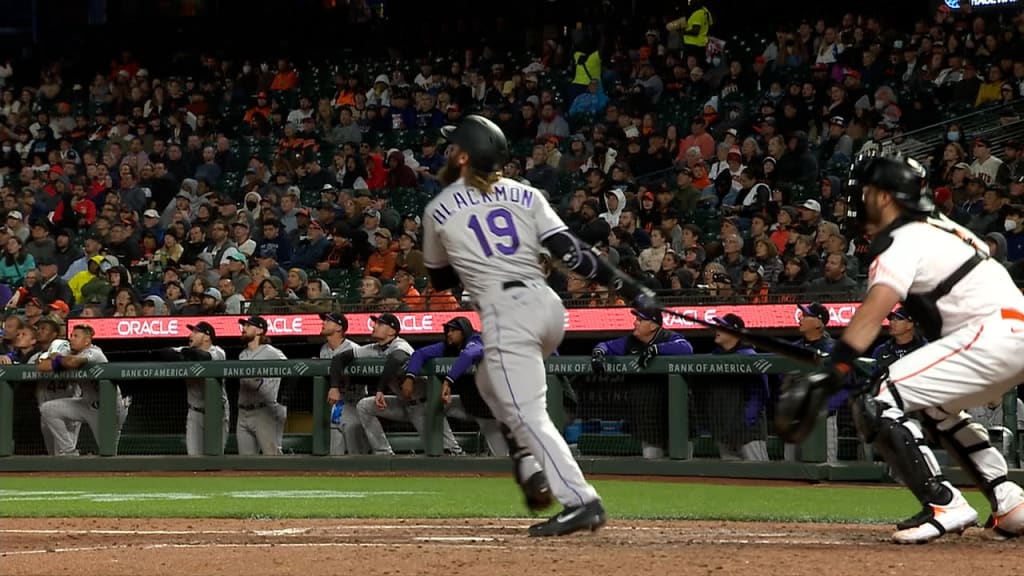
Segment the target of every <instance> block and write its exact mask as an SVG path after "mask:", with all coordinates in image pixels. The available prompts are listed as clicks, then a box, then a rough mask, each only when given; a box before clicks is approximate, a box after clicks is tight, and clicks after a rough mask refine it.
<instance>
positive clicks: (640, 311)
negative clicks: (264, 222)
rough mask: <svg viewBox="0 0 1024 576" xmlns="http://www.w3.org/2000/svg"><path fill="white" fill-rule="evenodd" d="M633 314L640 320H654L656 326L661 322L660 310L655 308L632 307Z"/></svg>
mask: <svg viewBox="0 0 1024 576" xmlns="http://www.w3.org/2000/svg"><path fill="white" fill-rule="evenodd" d="M632 313H633V316H636V317H637V318H639V319H641V320H648V321H650V322H654V323H655V324H657V325H658V326H661V324H662V318H661V310H658V309H655V308H634V309H633V310H632Z"/></svg>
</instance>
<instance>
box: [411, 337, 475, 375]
mask: <svg viewBox="0 0 1024 576" xmlns="http://www.w3.org/2000/svg"><path fill="white" fill-rule="evenodd" d="M455 353H458V358H456V360H455V363H454V364H452V369H451V371H450V372H448V378H449V379H451V380H452V381H453V382H454V381H455V380H458V379H459V378H460V377H461V376H463V375H464V374H465V373H466V372H467V371H468V370H469V369H470V368H471V367H473V366H475V365H476V363H477V362H479V361H480V359H481V358H483V356H484V343H483V341H482V340H480V336H478V335H476V334H473V335H472V336H470V337H469V338H467V339H466V343H465V346H463V347H462V350H449V348H448V345H447V344H446V343H445V342H438V343H436V344H431V345H430V346H424V347H423V348H420V349H419V350H416V351H415V352H413V353H412V357H411V358H409V367H408V368H407V369H406V374H411V375H419V373H420V372H421V371H422V370H423V365H424V364H426V363H427V361H428V360H433V359H434V358H442V357H444V356H451V355H453V354H455Z"/></svg>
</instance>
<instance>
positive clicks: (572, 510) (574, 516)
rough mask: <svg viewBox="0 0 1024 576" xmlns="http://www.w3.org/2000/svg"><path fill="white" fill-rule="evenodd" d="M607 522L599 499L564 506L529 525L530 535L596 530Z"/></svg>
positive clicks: (557, 534)
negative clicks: (543, 519) (550, 515)
mask: <svg viewBox="0 0 1024 576" xmlns="http://www.w3.org/2000/svg"><path fill="white" fill-rule="evenodd" d="M607 522H608V516H607V515H605V512H604V506H603V505H602V504H601V501H600V500H594V501H593V502H587V503H586V504H584V505H582V506H566V507H565V509H564V510H562V511H561V512H559V513H558V514H555V515H554V516H552V517H551V518H549V519H548V520H545V521H544V522H541V523H539V524H534V525H533V526H530V530H529V534H530V536H537V537H543V536H565V535H567V534H572V533H573V532H579V531H581V530H590V531H591V532H594V531H596V530H597V529H598V528H600V527H602V526H604V525H605V523H607Z"/></svg>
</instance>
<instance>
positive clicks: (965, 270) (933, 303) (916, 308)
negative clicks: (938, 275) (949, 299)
mask: <svg viewBox="0 0 1024 576" xmlns="http://www.w3.org/2000/svg"><path fill="white" fill-rule="evenodd" d="M915 221H916V220H910V219H900V220H897V221H896V222H894V223H893V224H892V225H890V226H889V227H887V228H886V229H885V230H882V231H881V232H879V233H878V236H876V237H875V239H874V240H873V241H872V243H871V258H870V259H871V260H872V261H874V259H875V258H876V257H877V256H878V255H879V254H881V253H882V252H885V251H886V250H887V249H888V248H889V246H891V245H892V242H893V238H892V233H893V232H894V231H895V230H896V229H897V228H899V227H900V226H903V225H906V224H909V223H910V222H915ZM926 223H927V224H929V225H931V226H933V227H934V228H936V229H938V230H942V231H943V232H946V233H947V234H953V235H957V236H958V234H957V233H956V231H955V230H949V229H946V228H943V227H942V226H938V225H936V224H933V223H932V222H930V221H926ZM963 240H964V242H965V243H966V244H967V245H968V246H971V247H972V248H974V247H973V245H972V244H971V242H970V241H969V240H968V239H963ZM974 250H975V252H974V254H973V255H972V256H971V257H970V258H968V259H967V261H965V262H964V263H963V264H961V265H960V266H959V267H958V268H957V269H956V270H954V271H953V273H952V274H950V275H949V276H947V277H946V278H945V279H943V280H942V282H939V283H938V285H937V286H935V288H934V289H932V290H931V291H930V292H926V293H924V294H908V295H907V297H906V299H905V300H904V301H903V307H904V308H906V309H907V312H909V313H910V317H911V318H913V319H914V321H915V322H917V327H918V330H919V333H920V334H922V335H923V336H924V337H925V338H927V339H928V341H929V342H931V341H934V340H938V339H939V338H941V337H942V315H941V314H939V304H938V302H939V299H941V298H943V297H944V296H946V295H947V294H949V292H950V291H951V290H952V289H953V287H954V286H956V285H957V283H958V282H960V281H961V280H963V279H964V278H965V277H966V276H967V275H968V274H970V273H971V270H974V268H975V267H976V266H977V265H978V264H981V263H982V262H984V261H985V260H987V259H988V256H986V255H985V254H984V253H982V252H980V251H979V250H977V248H974Z"/></svg>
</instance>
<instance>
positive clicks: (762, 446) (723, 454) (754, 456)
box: [718, 440, 768, 462]
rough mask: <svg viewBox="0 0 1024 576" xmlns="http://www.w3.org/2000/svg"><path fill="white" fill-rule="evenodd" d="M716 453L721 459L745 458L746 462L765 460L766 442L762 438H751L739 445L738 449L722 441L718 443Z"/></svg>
mask: <svg viewBox="0 0 1024 576" xmlns="http://www.w3.org/2000/svg"><path fill="white" fill-rule="evenodd" d="M718 455H719V457H720V458H721V459H722V460H745V461H747V462H767V461H768V443H767V442H765V441H764V440H753V441H751V442H747V443H746V444H744V445H742V446H740V447H739V450H737V449H736V448H734V447H733V446H731V445H729V444H726V443H724V442H719V443H718Z"/></svg>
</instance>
